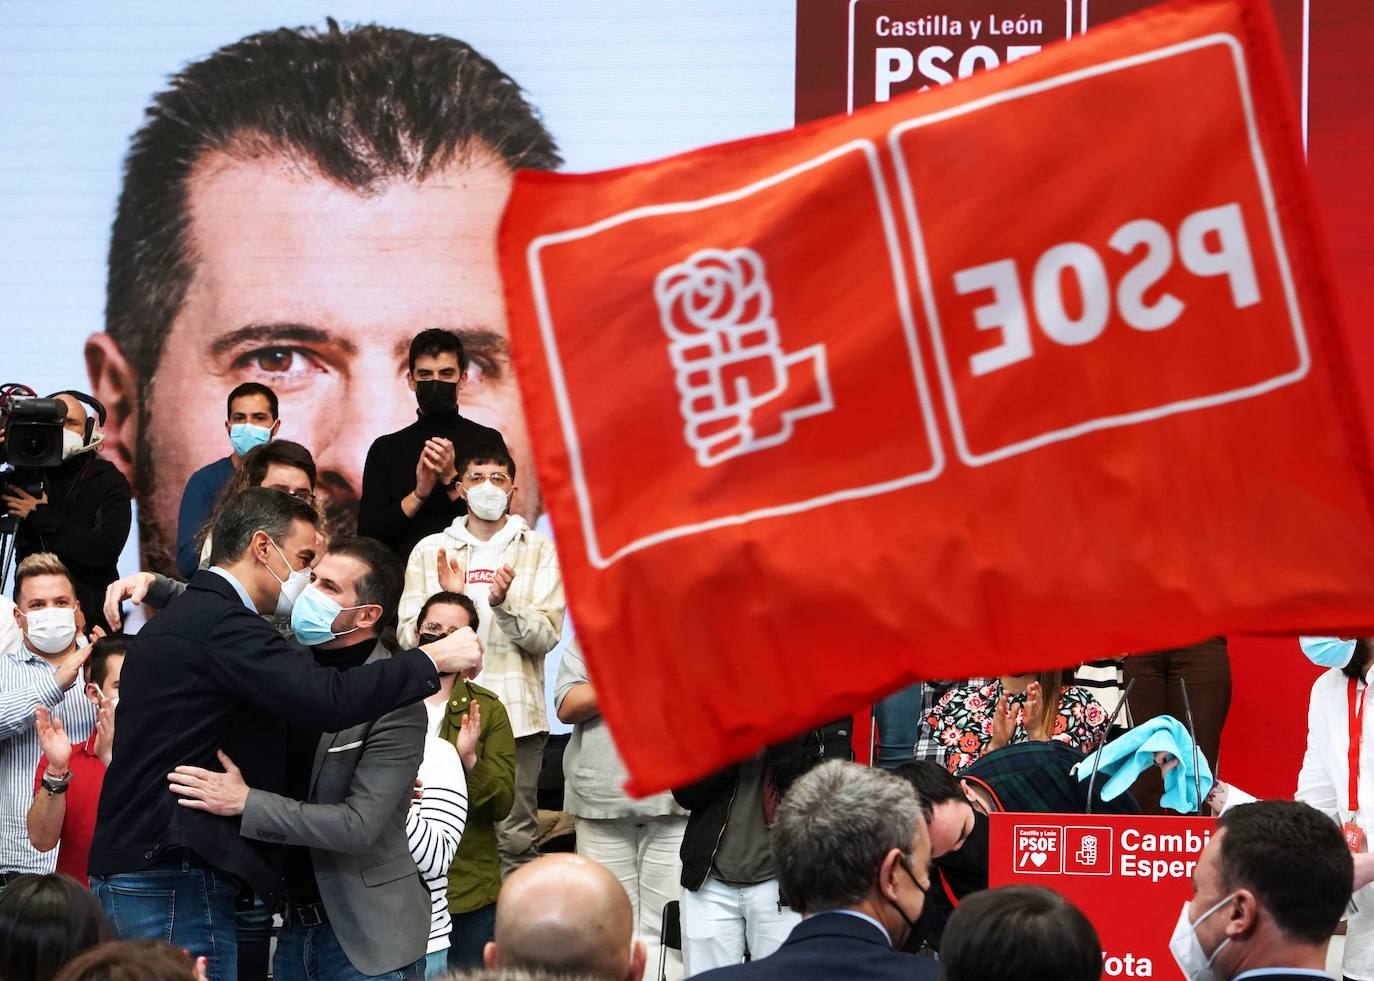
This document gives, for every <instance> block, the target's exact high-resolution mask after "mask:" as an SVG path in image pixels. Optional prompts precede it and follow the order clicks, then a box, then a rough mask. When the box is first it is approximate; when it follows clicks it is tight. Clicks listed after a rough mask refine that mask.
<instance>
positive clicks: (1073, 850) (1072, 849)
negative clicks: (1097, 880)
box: [1064, 827, 1112, 875]
mask: <svg viewBox="0 0 1374 981" xmlns="http://www.w3.org/2000/svg"><path fill="white" fill-rule="evenodd" d="M1064 872H1065V873H1066V874H1068V875H1111V874H1112V829H1111V828H1078V827H1066V828H1065V829H1064Z"/></svg>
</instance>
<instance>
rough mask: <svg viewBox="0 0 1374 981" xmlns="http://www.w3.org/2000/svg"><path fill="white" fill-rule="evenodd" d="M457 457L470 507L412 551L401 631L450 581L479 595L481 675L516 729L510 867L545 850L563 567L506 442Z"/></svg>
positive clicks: (404, 637)
mask: <svg viewBox="0 0 1374 981" xmlns="http://www.w3.org/2000/svg"><path fill="white" fill-rule="evenodd" d="M457 464H458V465H457V467H456V474H457V477H456V480H457V484H456V485H455V486H456V487H457V490H458V493H459V494H460V495H461V496H462V498H463V500H464V501H465V502H466V504H467V513H466V514H464V515H461V516H460V517H458V518H455V519H454V520H453V523H452V524H450V525H449V526H448V527H447V528H446V529H444V530H443V531H442V532H439V533H438V534H434V535H427V536H426V537H424V538H422V539H420V541H419V543H418V544H417V545H416V546H415V548H414V550H412V551H411V553H410V560H409V562H408V563H407V565H406V584H405V593H404V594H403V595H402V597H401V605H400V623H401V626H400V630H399V631H398V634H399V636H400V638H401V642H402V643H410V642H411V641H412V640H413V639H414V637H415V618H416V615H417V614H418V613H419V612H420V608H421V606H422V605H423V604H424V602H425V600H426V599H428V598H429V597H430V596H433V595H434V594H435V593H437V592H439V591H440V590H446V591H448V592H453V593H460V594H462V595H464V596H467V597H468V598H469V599H471V600H472V601H473V604H474V607H475V609H476V610H477V613H478V624H477V635H478V637H479V638H481V640H482V642H483V644H485V645H486V660H485V662H484V669H483V673H482V675H481V676H480V677H478V678H477V679H476V680H477V681H478V682H479V683H480V684H482V685H484V686H486V687H487V688H490V689H491V690H493V691H494V692H496V694H497V695H498V696H499V697H500V699H501V702H502V704H503V705H504V706H505V707H506V711H507V712H508V713H509V715H510V722H511V729H512V730H513V732H514V733H515V747H516V771H515V803H514V805H513V806H512V807H511V812H510V816H509V817H507V818H506V820H505V821H504V822H503V823H502V825H501V827H500V845H501V866H502V871H503V872H505V873H509V872H511V871H512V870H513V869H515V868H517V867H518V866H520V865H523V864H524V863H525V862H528V861H530V860H531V859H532V858H534V857H535V856H536V855H537V854H538V853H537V851H536V850H535V846H534V841H535V837H536V835H537V831H538V828H537V823H536V810H537V797H538V782H539V771H540V768H541V766H542V765H543V761H544V743H545V741H546V740H547V739H548V734H549V721H548V709H547V707H546V705H547V703H546V701H545V695H544V656H545V655H546V654H548V653H549V651H551V650H553V648H554V646H555V645H557V643H558V640H559V637H560V635H561V634H562V631H563V612H564V603H563V575H562V573H561V572H560V570H559V567H558V555H557V553H556V552H555V551H554V547H553V541H552V540H551V539H550V538H549V537H548V536H547V535H542V534H540V533H539V532H537V531H535V530H534V529H533V528H530V527H529V525H528V524H527V523H526V522H525V520H524V518H522V517H520V516H519V515H513V514H511V513H510V501H511V496H512V495H513V494H514V493H515V491H516V472H515V461H514V460H512V459H511V456H510V454H509V453H507V452H506V450H505V447H504V446H499V445H495V444H488V445H484V446H479V447H474V448H472V449H471V450H469V451H468V452H466V453H463V454H461V455H460V456H459V457H458V458H457Z"/></svg>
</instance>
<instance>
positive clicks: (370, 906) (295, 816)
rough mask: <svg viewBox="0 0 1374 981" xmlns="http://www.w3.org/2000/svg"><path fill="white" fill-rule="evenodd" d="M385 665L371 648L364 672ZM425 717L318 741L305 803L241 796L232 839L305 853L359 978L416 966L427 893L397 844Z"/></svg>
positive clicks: (253, 793)
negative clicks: (295, 847) (300, 847)
mask: <svg viewBox="0 0 1374 981" xmlns="http://www.w3.org/2000/svg"><path fill="white" fill-rule="evenodd" d="M387 656H388V653H387V650H386V648H385V647H383V646H382V644H381V643H378V644H377V646H376V648H374V649H373V651H372V655H371V656H370V657H369V658H368V659H367V663H368V664H372V663H374V662H376V661H379V660H382V659H384V658H386V657H387ZM427 720H428V716H427V715H426V714H425V709H424V706H422V705H406V706H404V707H402V708H399V709H396V710H395V711H394V712H388V713H387V714H386V715H384V716H382V717H381V718H380V719H378V720H377V721H376V722H364V723H363V724H362V725H357V726H351V727H350V728H348V729H344V730H342V731H340V732H327V733H325V734H324V735H323V736H321V737H320V743H319V746H318V747H317V748H316V750H315V763H314V767H313V768H312V770H311V771H310V795H309V797H308V798H307V800H306V801H305V802H302V801H298V800H293V799H292V798H290V797H282V796H280V795H278V794H271V793H267V792H266V791H262V790H256V789H254V790H250V791H249V792H248V803H247V804H246V805H245V807H244V810H243V825H242V828H241V833H242V834H243V835H245V836H247V837H249V838H254V839H257V840H258V841H270V842H277V843H279V844H285V845H304V846H306V847H307V848H309V849H310V858H311V861H312V862H313V863H314V867H315V882H316V884H317V885H318V886H319V888H320V899H321V900H322V901H323V902H324V908H325V912H326V913H328V915H329V921H330V923H331V924H332V925H333V927H334V935H335V937H337V938H338V941H339V945H340V946H341V947H343V950H344V953H345V954H346V955H348V959H349V961H350V962H352V964H353V966H354V968H356V969H357V971H358V972H359V973H360V974H369V975H371V974H386V973H389V972H391V971H396V970H400V969H401V968H403V967H405V966H406V965H407V964H413V963H414V962H415V961H417V960H419V959H420V958H422V957H424V956H425V948H426V947H427V946H428V944H429V913H430V908H429V905H430V904H429V892H428V890H427V889H426V888H425V886H424V883H423V882H422V881H421V879H420V875H419V871H418V870H417V869H416V867H415V860H414V859H413V858H412V857H411V854H410V845H409V843H408V842H407V840H406V811H407V810H409V808H410V797H411V792H412V790H413V789H414V786H415V773H416V771H417V770H419V768H420V760H421V759H422V758H423V756H424V748H425V728H426V723H427Z"/></svg>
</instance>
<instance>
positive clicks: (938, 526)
mask: <svg viewBox="0 0 1374 981" xmlns="http://www.w3.org/2000/svg"><path fill="white" fill-rule="evenodd" d="M1285 85H1286V82H1285V79H1284V68H1283V62H1282V59H1281V56H1280V54H1279V51H1278V46H1277V41H1276V39H1275V35H1274V30H1273V25H1272V23H1271V22H1270V20H1269V17H1268V14H1267V12H1266V10H1265V9H1264V7H1263V6H1262V5H1260V4H1257V3H1251V2H1243V0H1225V2H1223V0H1216V2H1205V3H1194V4H1188V5H1176V6H1169V7H1165V8H1160V9H1158V10H1154V11H1151V12H1148V13H1146V14H1144V15H1141V16H1139V17H1137V18H1134V19H1130V20H1128V21H1125V22H1122V23H1120V24H1118V25H1109V26H1107V27H1104V28H1099V29H1096V30H1094V31H1092V32H1091V33H1089V34H1088V35H1087V36H1086V37H1085V38H1083V39H1081V40H1076V41H1074V42H1073V43H1071V44H1061V45H1054V46H1051V47H1050V48H1047V49H1046V50H1045V51H1044V52H1043V53H1041V54H1039V55H1037V56H1036V57H1035V58H1032V59H1026V60H1023V61H1019V62H1016V63H1015V64H1012V65H1009V66H1007V67H1005V68H1003V69H1001V70H999V71H997V72H991V73H980V74H978V75H976V76H974V77H972V78H970V79H968V80H966V81H963V82H960V83H956V84H953V85H950V86H946V87H943V88H939V89H932V90H928V91H926V92H923V93H919V94H914V95H909V96H905V97H902V98H898V99H895V100H893V101H891V102H889V103H886V104H884V105H880V106H873V107H871V108H868V109H865V110H863V111H860V112H858V113H856V114H855V115H854V116H852V117H850V118H848V119H838V120H833V121H831V120H827V121H823V122H820V123H817V124H812V125H809V126H806V127H802V128H800V129H798V130H794V131H792V132H789V133H783V134H776V135H772V136H766V137H761V138H758V139H753V140H748V141H744V142H741V143H736V144H730V145H727V146H722V147H712V148H707V149H705V150H701V151H698V152H696V153H692V154H688V155H685V156H682V157H676V158H671V159H668V160H665V161H660V162H658V163H653V164H646V165H643V166H640V167H632V168H627V169H623V170H619V171H614V172H609V173H604V174H589V175H558V174H534V173H522V174H521V175H520V176H519V178H518V180H517V183H516V187H515V190H514V192H513V195H512V199H511V202H510V205H509V207H508V210H507V213H506V218H505V224H504V226H503V230H502V242H501V253H502V267H503V273H504V278H505V282H506V286H507V290H508V307H509V316H510V322H511V332H512V337H513V339H514V342H515V344H514V353H515V357H516V363H517V368H518V370H519V373H520V375H521V376H522V379H523V381H524V385H523V391H524V395H525V401H526V408H527V412H528V414H529V418H530V425H531V433H532V437H533V442H534V446H535V451H536V455H537V457H538V461H539V466H540V471H541V475H542V476H543V478H544V481H545V484H546V500H547V503H548V506H549V508H550V511H551V512H552V515H553V519H554V523H555V526H556V528H557V531H558V535H559V545H560V555H561V559H562V564H563V569H564V575H565V578H566V581H567V585H568V591H569V596H570V601H571V603H572V607H573V609H574V610H575V612H576V618H577V624H578V633H579V637H580V638H581V640H582V643H583V646H584V647H585V648H586V652H587V657H588V662H589V667H590V670H591V673H592V675H593V677H594V678H595V679H596V681H597V685H598V692H599V697H600V700H601V703H602V706H603V709H604V714H605V716H606V718H607V719H608V721H609V723H610V724H611V726H612V728H613V730H614V731H615V732H617V733H618V734H620V735H621V737H622V738H621V741H620V746H621V749H622V751H623V753H624V756H625V758H626V762H627V764H628V766H629V769H630V772H631V775H632V782H631V786H632V788H633V789H635V790H636V791H651V790H656V789H659V788H662V787H665V786H668V785H671V784H675V783H681V782H683V781H686V780H688V779H690V778H693V777H696V776H699V775H701V774H702V773H703V772H705V771H707V770H709V769H711V768H713V767H716V766H719V765H721V764H724V763H726V762H729V761H731V760H733V759H736V758H738V757H740V756H741V755H743V754H746V753H747V752H749V751H751V750H753V749H755V748H757V747H758V746H760V745H762V744H763V743H765V742H767V741H769V740H772V739H776V738H779V737H782V736H785V735H788V734H790V733H792V732H795V731H797V730H798V729H800V728H802V727H804V726H806V725H809V724H813V723H816V722H818V721H820V720H823V719H826V718H833V717H836V716H839V715H842V714H844V713H846V712H848V711H850V710H852V709H853V708H855V707H856V706H857V705H860V704H863V703H865V702H866V701H868V700H869V699H871V698H872V697H873V696H875V695H878V694H880V693H882V692H885V691H888V690H891V689H892V688H893V687H895V686H897V685H898V684H902V683H906V682H910V681H913V680H916V679H918V678H922V677H968V676H970V675H978V674H997V673H999V672H1002V671H1007V670H1026V669H1030V668H1037V667H1053V666H1062V665H1064V664H1069V663H1076V662H1079V661H1082V660H1085V659H1088V658H1092V657H1097V656H1103V655H1111V654H1115V653H1117V652H1119V651H1122V650H1146V649H1152V648H1159V647H1165V646H1169V645H1172V644H1177V643H1183V642H1190V641H1194V640H1196V639H1198V638H1201V637H1206V636H1213V635H1216V634H1220V633H1233V632H1239V631H1250V632H1272V631H1293V630H1298V629H1304V628H1308V627H1312V626H1316V625H1318V624H1323V625H1329V626H1336V625H1343V626H1347V627H1353V626H1356V625H1361V626H1362V625H1367V624H1369V623H1371V622H1374V616H1371V614H1370V611H1371V608H1372V606H1374V578H1372V576H1371V571H1370V570H1371V569H1374V534H1371V532H1374V515H1372V512H1371V490H1372V489H1374V481H1371V476H1370V469H1369V466H1368V459H1367V456H1366V451H1365V446H1364V436H1363V431H1362V429H1361V427H1360V426H1359V424H1358V422H1357V421H1356V417H1355V414H1354V413H1353V412H1352V411H1351V404H1352V399H1353V395H1352V391H1351V386H1350V384H1349V381H1348V379H1347V377H1346V375H1345V370H1344V367H1343V365H1344V361H1345V359H1346V353H1345V352H1346V347H1345V344H1346V339H1345V338H1344V336H1343V335H1342V333H1341V332H1340V330H1339V319H1338V317H1337V316H1336V315H1335V313H1334V308H1333V303H1332V300H1331V297H1330V295H1329V292H1328V289H1327V284H1326V278H1325V271H1324V269H1323V268H1322V267H1321V265H1320V264H1319V261H1318V259H1319V257H1320V256H1321V254H1322V251H1321V247H1320V246H1319V244H1318V243H1317V241H1316V240H1315V237H1314V233H1313V229H1312V225H1311V220H1310V207H1309V203H1308V199H1307V189H1306V186H1305V183H1304V174H1303V168H1302V162H1301V150H1300V143H1299V140H1298V137H1297V123H1296V119H1295V117H1294V114H1293V113H1292V109H1291V99H1290V98H1289V96H1288V95H1287V93H1286V91H1285ZM1028 191H1029V192H1031V193H1029V194H1028ZM625 734H633V738H625Z"/></svg>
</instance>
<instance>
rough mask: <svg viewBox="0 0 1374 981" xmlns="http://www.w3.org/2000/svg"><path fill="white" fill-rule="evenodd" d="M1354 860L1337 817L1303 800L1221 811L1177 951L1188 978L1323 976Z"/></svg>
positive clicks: (1182, 919) (1176, 938)
mask: <svg viewBox="0 0 1374 981" xmlns="http://www.w3.org/2000/svg"><path fill="white" fill-rule="evenodd" d="M1353 882H1354V863H1353V861H1352V859H1351V857H1350V850H1349V848H1348V847H1347V846H1346V843H1345V839H1344V837H1343V836H1342V835H1341V830H1340V828H1339V827H1338V826H1337V825H1336V823H1335V822H1334V821H1332V820H1331V819H1330V818H1328V817H1326V816H1325V815H1324V814H1322V813H1321V812H1320V811H1317V810H1316V809H1314V808H1312V807H1309V806H1308V805H1307V804H1301V803H1298V802H1297V801H1286V800H1265V801H1256V802H1255V803H1253V804H1241V805H1239V806H1237V807H1235V808H1232V809H1231V810H1228V811H1226V812H1225V813H1224V814H1222V816H1221V819H1220V820H1219V821H1217V830H1216V832H1215V833H1213V835H1212V840H1211V841H1209V842H1208V843H1207V847H1206V848H1204V849H1203V850H1202V855H1201V857H1199V858H1198V863H1197V869H1196V870H1195V871H1194V873H1193V899H1192V901H1191V902H1188V903H1184V905H1183V910H1182V911H1181V912H1180V913H1179V918H1178V925H1177V926H1176V927H1175V928H1174V934H1173V938H1172V939H1171V940H1170V941H1169V950H1170V951H1171V952H1172V953H1173V955H1174V959H1175V960H1176V961H1177V962H1178V966H1179V969H1180V970H1182V971H1183V974H1184V977H1187V978H1189V979H1193V978H1198V977H1201V976H1203V975H1206V974H1211V975H1214V976H1215V977H1216V978H1218V979H1219V981H1242V979H1247V981H1248V979H1259V978H1265V979H1271V978H1273V979H1284V978H1308V979H1310V978H1314V977H1315V978H1325V977H1329V975H1327V974H1326V973H1325V968H1326V948H1327V944H1328V943H1330V941H1331V935H1332V934H1333V933H1334V932H1335V931H1336V927H1337V924H1339V923H1340V921H1341V917H1342V916H1343V915H1344V914H1345V910H1346V905H1347V904H1348V903H1349V902H1350V892H1351V887H1352V885H1353Z"/></svg>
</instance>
